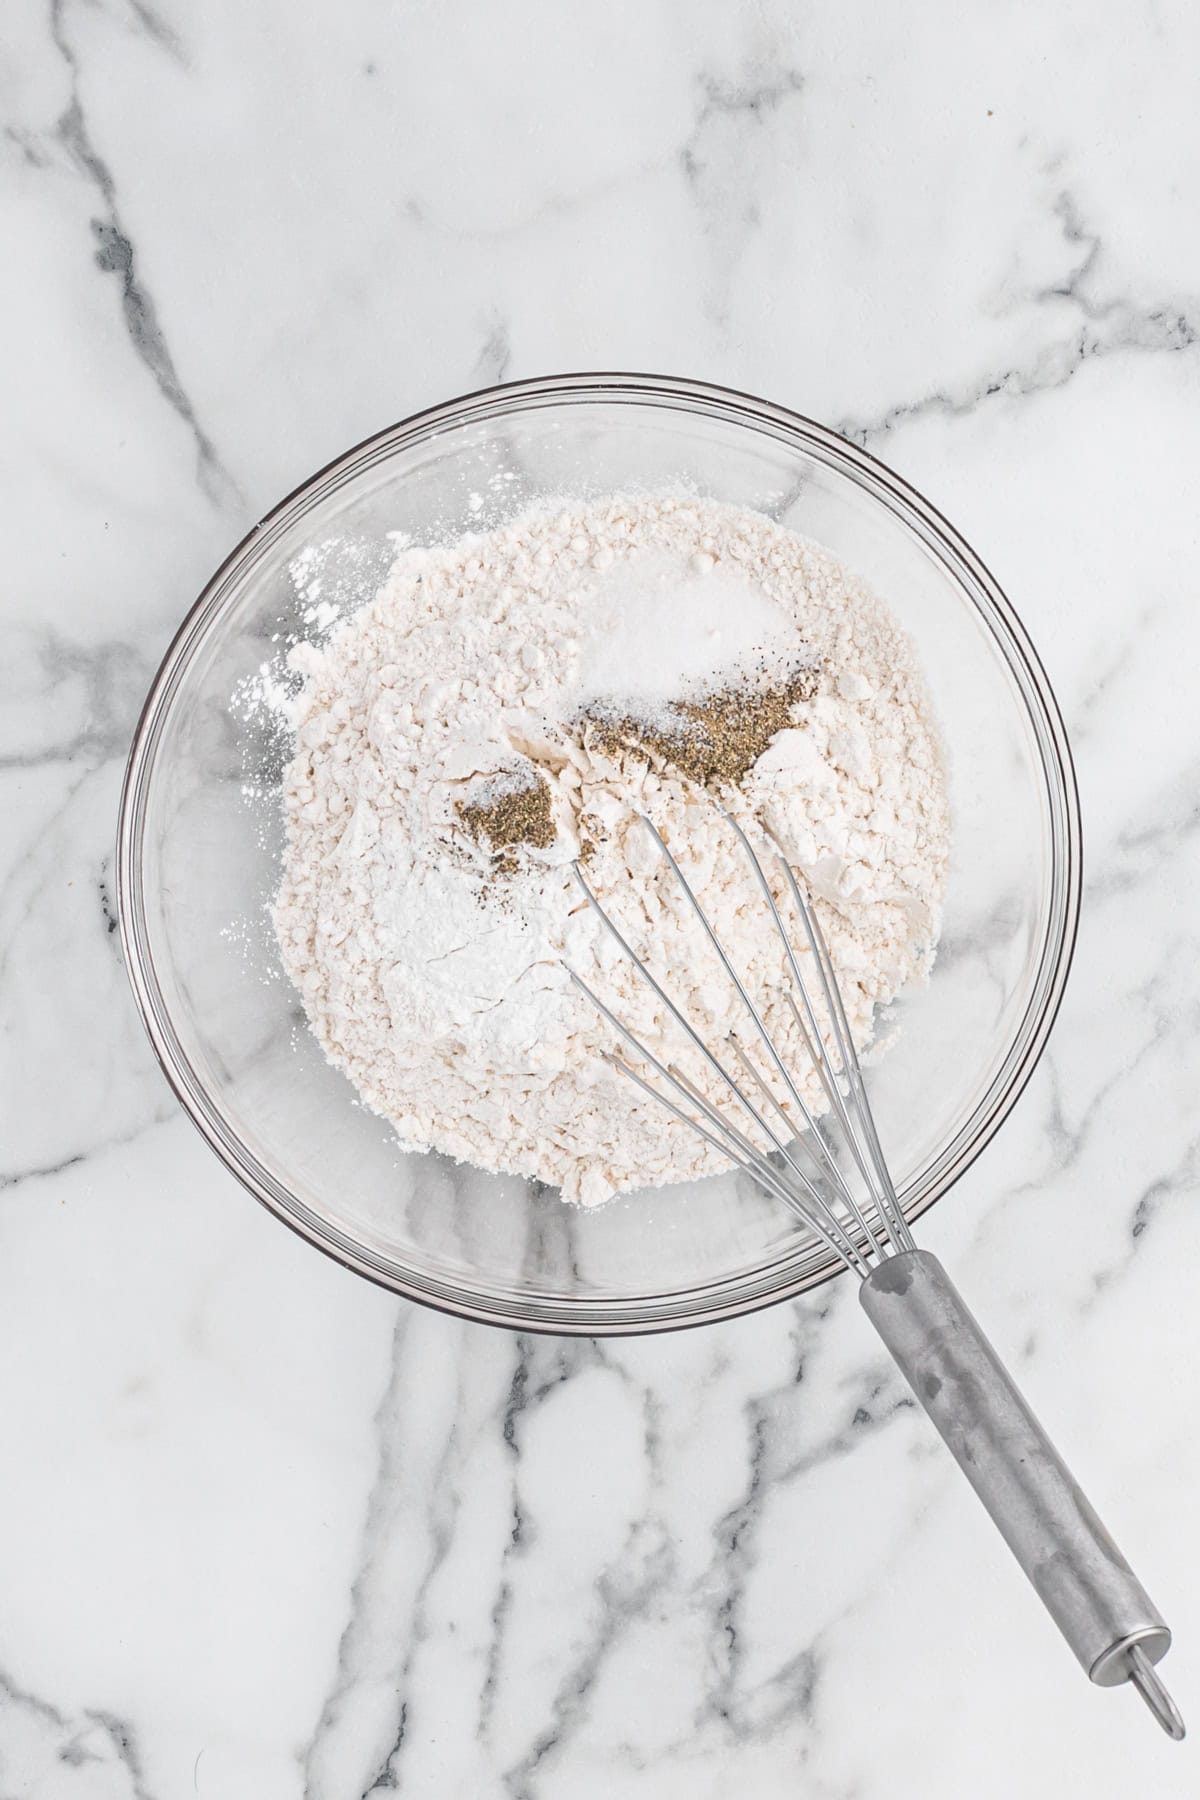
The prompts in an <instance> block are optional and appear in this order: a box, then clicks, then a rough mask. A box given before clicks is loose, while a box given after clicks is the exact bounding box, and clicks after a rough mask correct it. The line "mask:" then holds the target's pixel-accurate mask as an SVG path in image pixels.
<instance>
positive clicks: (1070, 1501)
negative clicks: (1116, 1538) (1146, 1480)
mask: <svg viewBox="0 0 1200 1800" xmlns="http://www.w3.org/2000/svg"><path fill="white" fill-rule="evenodd" d="M860 1293H861V1299H862V1304H863V1307H864V1308H865V1310H866V1313H867V1315H868V1317H869V1318H870V1320H871V1323H872V1324H873V1325H874V1326H875V1329H876V1330H877V1331H878V1333H879V1335H880V1337H881V1338H882V1339H883V1341H884V1343H885V1344H886V1345H887V1347H888V1349H889V1350H890V1351H891V1353H892V1356H893V1357H894V1358H895V1360H896V1363H897V1365H898V1366H899V1368H900V1369H901V1370H902V1372H903V1374H904V1376H905V1378H906V1379H907V1381H908V1383H909V1386H910V1387H911V1388H912V1390H913V1393H914V1394H915V1395H916V1397H917V1399H918V1400H919V1401H920V1403H921V1405H922V1406H923V1407H924V1409H925V1411H926V1412H927V1413H928V1414H929V1417H930V1418H931V1419H932V1420H933V1423H934V1424H935V1425H936V1426H937V1429H938V1431H939V1432H940V1433H941V1435H942V1437H943V1438H944V1440H945V1442H946V1444H947V1446H948V1447H949V1449H950V1451H951V1454H952V1455H953V1457H954V1459H955V1461H956V1462H957V1463H958V1466H959V1468H960V1469H961V1470H962V1472H963V1474H964V1475H965V1476H966V1478H967V1480H968V1481H969V1482H970V1483H971V1486H972V1487H973V1488H974V1489H975V1492H976V1493H977V1494H978V1495H979V1498H980V1499H981V1500H982V1501H983V1504H984V1505H985V1506H986V1508H987V1510H988V1512H989V1513H990V1514H991V1516H992V1518H993V1520H994V1521H995V1523H996V1525H997V1526H998V1527H999V1529H1000V1532H1001V1534H1002V1536H1003V1537H1004V1539H1005V1542H1006V1543H1007V1544H1008V1547H1009V1549H1010V1550H1011V1551H1012V1553H1013V1555H1014V1556H1015V1557H1016V1559H1017V1561H1018V1562H1019V1563H1020V1565H1021V1567H1022V1568H1023V1569H1024V1571H1025V1573H1026V1575H1027V1576H1028V1577H1029V1579H1030V1581H1031V1582H1032V1583H1033V1585H1034V1587H1035V1588H1036V1589H1037V1592H1038V1594H1039V1595H1040V1597H1041V1600H1042V1602H1043V1604H1044V1605H1045V1607H1046V1609H1047V1611H1048V1612H1049V1613H1050V1616H1051V1617H1052V1619H1053V1620H1054V1622H1055V1624H1056V1625H1057V1626H1058V1628H1059V1630H1060V1631H1061V1632H1062V1634H1063V1636H1064V1637H1065V1638H1066V1640H1067V1642H1068V1643H1069V1644H1070V1646H1071V1648H1072V1650H1073V1651H1074V1652H1075V1654H1076V1656H1077V1657H1078V1658H1079V1661H1080V1662H1081V1663H1082V1665H1083V1667H1084V1669H1085V1670H1086V1671H1087V1673H1088V1675H1089V1676H1090V1678H1091V1679H1092V1680H1093V1681H1095V1682H1098V1683H1099V1685H1100V1686H1101V1687H1115V1686H1116V1685H1117V1684H1118V1683H1119V1682H1122V1681H1127V1680H1129V1679H1130V1678H1133V1679H1134V1681H1135V1683H1136V1685H1137V1686H1138V1688H1139V1690H1140V1691H1141V1692H1142V1693H1143V1695H1144V1697H1146V1698H1147V1700H1148V1701H1149V1703H1150V1704H1151V1705H1152V1707H1153V1708H1154V1710H1155V1711H1156V1713H1157V1715H1158V1717H1159V1722H1160V1723H1161V1724H1162V1725H1163V1726H1164V1728H1165V1729H1166V1730H1168V1731H1169V1732H1170V1733H1171V1735H1172V1736H1182V1734H1183V1726H1182V1721H1181V1720H1180V1719H1179V1716H1178V1714H1177V1713H1176V1712H1175V1711H1174V1707H1173V1705H1172V1704H1171V1702H1170V1698H1169V1696H1168V1695H1166V1691H1165V1689H1162V1687H1161V1683H1160V1682H1158V1678H1157V1677H1156V1676H1155V1675H1154V1671H1153V1664H1155V1663H1157V1662H1158V1661H1159V1659H1160V1658H1161V1657H1163V1656H1165V1655H1166V1652H1167V1650H1168V1649H1169V1648H1170V1644H1171V1634H1170V1632H1169V1631H1168V1629H1167V1626H1166V1623H1165V1621H1164V1620H1163V1618H1162V1616H1161V1614H1160V1613H1159V1612H1158V1609H1157V1608H1156V1607H1155V1606H1154V1605H1153V1604H1152V1602H1151V1600H1150V1598H1149V1596H1148V1595H1147V1593H1146V1591H1145V1589H1144V1588H1143V1587H1142V1585H1141V1583H1140V1582H1139V1581H1138V1579H1137V1577H1136V1576H1135V1575H1134V1573H1133V1571H1132V1569H1131V1568H1130V1567H1129V1564H1128V1563H1127V1562H1126V1561H1125V1558H1124V1557H1123V1556H1122V1555H1121V1552H1120V1551H1119V1550H1118V1549H1117V1546H1116V1545H1115V1544H1114V1543H1113V1540H1112V1538H1111V1537H1110V1536H1109V1535H1108V1532H1107V1531H1106V1530H1105V1528H1104V1526H1103V1525H1102V1524H1101V1522H1100V1520H1099V1518H1098V1517H1097V1516H1096V1514H1095V1512H1094V1511H1093V1509H1092V1507H1091V1505H1090V1504H1089V1502H1088V1500H1087V1498H1086V1497H1085V1495H1084V1494H1083V1492H1082V1490H1081V1489H1080V1487H1079V1485H1078V1483H1077V1482H1076V1481H1075V1479H1074V1477H1073V1476H1072V1474H1071V1472H1070V1470H1069V1469H1068V1468H1067V1466H1066V1464H1065V1463H1064V1462H1063V1460H1062V1458H1061V1457H1060V1456H1059V1454H1058V1452H1057V1451H1056V1450H1055V1448H1054V1445H1053V1444H1052V1443H1051V1442H1050V1439H1049V1438H1048V1437H1047V1436H1046V1433H1045V1432H1044V1431H1043V1429H1042V1427H1041V1425H1040V1424H1039V1423H1038V1421H1037V1419H1036V1418H1035V1417H1034V1415H1033V1413H1032V1412H1031V1411H1030V1409H1029V1407H1028V1405H1027V1404H1026V1402H1025V1400H1024V1399H1023V1398H1022V1396H1021V1394H1020V1393H1019V1392H1018V1390H1017V1388H1016V1387H1015V1385H1014V1383H1013V1381H1012V1378H1011V1376H1010V1375H1009V1374H1008V1371H1007V1370H1006V1369H1005V1367H1004V1365H1003V1363H1002V1362H1001V1361H1000V1359H999V1357H998V1356H997V1355H996V1352H995V1351H994V1350H993V1349H992V1346H991V1345H990V1344H989V1343H988V1340H987V1339H986V1337H984V1335H983V1332H982V1331H981V1330H980V1328H979V1326H978V1324H977V1323H976V1321H975V1319H974V1317H973V1316H972V1314H971V1313H970V1311H969V1310H968V1308H967V1306H966V1305H965V1303H964V1302H963V1300H962V1298H961V1296H960V1295H959V1293H958V1291H957V1289H956V1288H955V1287H954V1284H953V1283H952V1281H951V1280H950V1277H949V1276H948V1275H947V1274H946V1271H945V1269H943V1267H942V1265H941V1263H940V1262H939V1261H938V1259H937V1257H936V1256H932V1255H930V1253H929V1251H927V1250H911V1251H908V1252H906V1253H905V1254H903V1255H900V1256H892V1257H889V1258H888V1259H887V1260H886V1261H884V1262H882V1263H880V1264H879V1265H878V1266H877V1267H876V1268H875V1269H873V1270H872V1272H871V1274H870V1275H869V1276H868V1277H867V1278H866V1280H865V1281H864V1282H863V1284H862V1287H861V1290H860ZM1144 1681H1145V1682H1148V1684H1149V1686H1150V1688H1151V1689H1152V1690H1153V1689H1156V1690H1158V1693H1157V1694H1155V1696H1154V1697H1153V1698H1152V1697H1151V1694H1150V1693H1147V1689H1146V1687H1145V1686H1144V1685H1143V1682H1144ZM1159 1695H1161V1700H1162V1706H1161V1708H1160V1706H1159V1705H1158V1704H1157V1700H1158V1698H1159ZM1166 1709H1169V1712H1167V1711H1166ZM1176 1726H1178V1730H1176V1729H1175V1727H1176Z"/></svg>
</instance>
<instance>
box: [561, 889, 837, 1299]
mask: <svg viewBox="0 0 1200 1800" xmlns="http://www.w3.org/2000/svg"><path fill="white" fill-rule="evenodd" d="M575 874H576V878H577V880H578V882H579V885H580V887H581V888H582V889H583V892H584V893H585V894H586V896H587V898H588V901H589V903H590V905H591V906H592V907H593V908H594V910H595V911H596V913H597V915H598V916H599V918H600V919H601V920H602V922H603V923H604V925H605V926H606V927H607V929H608V930H609V932H611V934H612V936H613V938H614V939H615V940H616V942H617V944H618V945H619V946H620V947H621V949H622V951H623V952H624V954H625V955H626V956H627V957H628V958H629V960H630V961H631V962H632V963H633V965H634V967H635V968H636V969H637V970H638V972H639V973H640V975H641V976H642V978H643V979H644V980H645V981H646V982H647V984H648V985H649V986H650V987H651V988H652V990H653V991H654V993H655V994H657V996H658V997H659V999H660V1000H661V1001H662V1002H663V1004H664V1005H665V1006H666V1007H667V1009H668V1010H669V1012H670V1013H671V1016H672V1017H673V1018H674V1019H675V1020H676V1022H677V1023H678V1024H679V1025H680V1026H681V1027H682V1028H683V1030H684V1031H685V1032H686V1034H687V1036H688V1038H689V1039H690V1040H691V1042H692V1043H693V1044H694V1045H695V1046H696V1048H697V1049H699V1050H700V1051H701V1052H702V1054H703V1056H704V1058H705V1060H706V1061H707V1063H708V1064H709V1066H710V1068H711V1069H712V1070H713V1073H714V1074H715V1075H716V1076H717V1077H718V1079H719V1080H720V1081H721V1082H723V1083H724V1085H725V1087H726V1088H728V1090H729V1092H730V1093H731V1094H732V1095H733V1096H734V1098H735V1099H736V1100H737V1101H738V1102H739V1104H740V1105H741V1106H742V1107H743V1109H744V1110H745V1112H746V1113H747V1114H748V1116H749V1118H750V1120H751V1121H752V1123H753V1124H754V1125H756V1126H757V1127H758V1128H759V1130H760V1131H762V1132H763V1134H764V1135H765V1136H766V1137H767V1138H768V1139H769V1140H770V1143H771V1146H772V1148H773V1149H774V1150H776V1151H777V1152H778V1154H779V1155H780V1156H781V1157H782V1158H783V1159H784V1161H785V1162H786V1163H787V1165H788V1167H789V1169H790V1170H791V1172H792V1174H793V1175H794V1176H795V1178H796V1180H797V1181H798V1182H799V1183H800V1185H801V1187H802V1188H803V1190H804V1192H805V1195H806V1196H807V1201H806V1202H805V1201H801V1200H800V1199H799V1197H798V1196H797V1195H796V1194H795V1193H794V1192H793V1191H792V1190H791V1189H790V1187H789V1186H788V1184H787V1182H786V1181H785V1180H784V1179H783V1177H782V1175H781V1172H780V1171H779V1170H778V1169H776V1168H775V1167H774V1166H773V1165H772V1164H771V1162H770V1161H769V1160H768V1158H767V1157H766V1156H765V1155H764V1154H763V1152H762V1151H761V1150H759V1149H758V1148H757V1147H756V1146H755V1145H754V1143H753V1140H751V1139H749V1138H747V1137H745V1135H744V1134H743V1133H741V1132H739V1131H737V1129H736V1127H734V1126H732V1125H731V1124H730V1122H729V1121H728V1120H727V1119H726V1118H725V1117H724V1115H723V1114H722V1113H720V1112H719V1110H718V1109H717V1108H716V1107H713V1106H711V1105H710V1103H709V1102H708V1101H707V1100H705V1098H704V1096H703V1095H701V1094H700V1093H699V1091H698V1090H697V1089H695V1088H694V1087H693V1086H692V1084H691V1083H690V1082H689V1083H687V1084H686V1086H684V1083H683V1081H682V1080H681V1078H680V1075H679V1072H678V1071H677V1070H672V1069H670V1068H668V1067H666V1066H665V1065H664V1064H663V1063H662V1062H661V1061H660V1060H659V1059H658V1058H657V1057H656V1056H654V1055H653V1053H652V1052H651V1051H650V1050H648V1049H647V1048H646V1046H645V1045H644V1044H642V1043H641V1042H640V1040H639V1039H638V1038H637V1037H636V1035H635V1034H634V1033H633V1032H631V1031H630V1030H629V1028H628V1026H626V1025H625V1024H624V1023H623V1022H622V1021H621V1020H620V1019H619V1018H618V1017H617V1015H616V1014H615V1013H614V1012H613V1011H612V1010H611V1008H609V1007H607V1006H606V1005H605V1004H604V1002H603V1001H602V1000H601V999H600V998H599V996H598V995H597V994H596V993H594V992H593V990H592V989H591V988H590V987H589V986H588V984H587V983H586V982H585V981H584V980H583V979H582V977H581V976H579V975H578V974H576V972H575V971H574V970H573V969H571V968H569V967H568V968H567V974H568V975H569V976H570V978H571V980H572V981H573V982H574V984H575V986H576V987H577V988H579V990H580V991H581V992H582V993H584V994H586V995H587V997H588V999H589V1000H590V1001H591V1002H592V1004H593V1006H595V1007H596V1008H597V1010H598V1011H599V1012H600V1014H601V1015H602V1017H603V1018H604V1019H606V1020H607V1022H608V1023H609V1024H610V1025H611V1026H612V1027H613V1029H614V1030H615V1031H616V1032H618V1033H619V1035H620V1036H621V1037H622V1038H624V1040H625V1042H626V1043H627V1044H629V1045H630V1047H631V1048H632V1049H633V1050H634V1051H635V1052H636V1053H637V1055H638V1056H640V1057H642V1058H643V1059H644V1060H645V1061H646V1062H648V1063H649V1064H650V1065H651V1067H652V1068H654V1070H655V1071H656V1073H657V1074H659V1075H660V1076H661V1077H662V1079H663V1080H664V1081H667V1082H669V1083H671V1084H672V1085H673V1086H674V1087H675V1089H676V1091H677V1092H683V1093H684V1094H685V1097H686V1098H688V1099H690V1100H692V1101H693V1102H694V1103H696V1104H699V1105H700V1106H702V1108H703V1109H704V1111H705V1114H706V1116H707V1117H708V1118H709V1119H710V1120H711V1121H712V1123H713V1124H715V1125H716V1126H717V1128H718V1129H719V1130H720V1131H722V1132H723V1133H724V1134H726V1136H727V1138H728V1139H729V1140H731V1141H733V1142H734V1143H735V1144H737V1145H738V1147H739V1150H740V1152H741V1155H742V1156H750V1157H751V1158H752V1159H753V1161H752V1162H751V1164H750V1165H749V1167H748V1172H749V1173H751V1174H753V1175H754V1176H755V1177H756V1179H758V1180H759V1182H760V1183H761V1184H762V1185H763V1186H765V1187H767V1188H768V1189H769V1191H771V1192H772V1193H775V1194H776V1195H777V1197H779V1198H781V1199H783V1200H785V1201H786V1203H787V1204H788V1205H789V1206H790V1207H791V1208H792V1210H793V1211H796V1212H799V1213H800V1215H801V1217H803V1218H804V1219H805V1222H806V1223H808V1224H810V1225H813V1228H814V1229H818V1227H817V1224H816V1222H815V1221H814V1219H813V1218H812V1216H811V1212H812V1209H813V1208H816V1209H819V1210H820V1213H821V1214H822V1215H823V1218H824V1219H825V1220H827V1221H828V1226H829V1227H832V1230H833V1232H834V1234H835V1236H836V1239H837V1241H836V1242H834V1243H830V1241H829V1238H828V1236H827V1232H826V1228H821V1229H820V1230H819V1235H820V1236H821V1237H822V1239H823V1240H824V1241H825V1242H826V1244H827V1247H828V1248H830V1249H832V1250H834V1252H835V1254H836V1255H837V1256H838V1257H839V1259H840V1260H841V1261H842V1262H844V1263H845V1264H846V1265H847V1266H848V1267H849V1268H852V1269H854V1270H855V1272H856V1273H858V1274H859V1275H861V1276H863V1277H864V1278H865V1276H866V1275H867V1273H868V1272H869V1265H868V1264H867V1263H866V1262H865V1261H864V1260H863V1258H862V1255H861V1253H860V1252H859V1251H858V1250H857V1248H856V1246H855V1245H854V1242H853V1240H852V1239H851V1238H850V1236H849V1234H848V1233H847V1232H846V1231H845V1229H844V1227H843V1226H842V1224H841V1222H840V1221H839V1220H838V1219H837V1216H836V1214H835V1213H833V1211H832V1209H831V1208H830V1207H829V1205H828V1203H827V1201H826V1200H825V1198H824V1196H823V1195H822V1194H821V1193H820V1191H819V1190H818V1189H817V1188H816V1187H814V1186H813V1184H812V1183H811V1182H810V1181H809V1180H808V1177H807V1176H806V1175H805V1173H804V1171H803V1169H801V1168H800V1166H799V1164H798V1163H797V1162H796V1160H795V1157H794V1155H793V1154H792V1151H791V1149H790V1147H789V1146H788V1145H787V1144H786V1143H784V1142H783V1141H782V1140H781V1139H780V1138H779V1137H778V1136H777V1135H776V1133H775V1132H773V1131H772V1130H771V1128H770V1126H769V1125H768V1124H767V1123H766V1121H765V1120H764V1119H763V1118H762V1116H761V1114H760V1113H759V1112H758V1110H757V1108H756V1107H755V1106H754V1104H753V1102H752V1101H750V1100H749V1099H748V1098H747V1097H746V1095H745V1094H744V1093H743V1091H742V1089H741V1088H740V1087H739V1085H738V1083H737V1082H736V1081H735V1080H734V1079H733V1077H732V1075H731V1074H730V1073H729V1071H728V1070H727V1069H726V1068H725V1066H724V1065H723V1063H722V1062H721V1060H720V1058H719V1057H718V1056H717V1055H716V1054H715V1053H714V1052H713V1051H712V1050H711V1049H710V1048H709V1046H708V1045H707V1044H705V1042H704V1041H703V1039H702V1038H701V1037H700V1036H699V1034H698V1033H697V1032H696V1030H695V1029H694V1027H693V1026H692V1024H691V1023H690V1021H689V1020H688V1019H687V1018H686V1016H685V1015H684V1014H683V1013H682V1012H681V1011H680V1009H679V1008H678V1007H677V1006H676V1004H675V1002H674V1001H673V1000H672V999H671V997H670V995H669V994H668V993H667V992H666V990H665V989H664V988H663V986H662V984H661V982H659V981H658V980H657V979H656V977H655V976H654V974H653V973H652V972H651V970H650V969H649V968H648V967H647V966H646V964H645V963H644V962H643V961H642V959H641V958H640V957H639V956H638V955H637V953H636V952H635V951H634V949H633V948H632V946H631V945H630V944H629V942H628V940H627V939H626V938H625V937H624V935H623V934H622V932H621V931H620V929H619V928H618V926H617V925H616V924H615V922H614V921H613V919H612V918H610V916H609V914H608V913H607V912H606V910H605V909H604V907H603V906H602V905H601V904H600V902H599V900H598V899H597V898H596V895H595V894H594V893H593V891H592V889H591V887H590V885H589V883H588V881H587V879H586V877H585V876H584V874H583V871H582V870H581V869H580V868H579V866H578V864H576V867H575ZM618 1066H619V1067H625V1065H624V1064H618ZM647 1091H648V1092H649V1093H651V1094H653V1095H655V1096H656V1098H658V1099H659V1100H661V1101H662V1103H663V1105H664V1106H665V1105H668V1104H669V1103H668V1101H667V1100H666V1098H665V1096H663V1095H662V1094H660V1093H659V1091H658V1090H657V1089H656V1088H654V1087H648V1088H647ZM677 1116H679V1117H681V1118H682V1119H683V1122H684V1123H685V1124H689V1125H691V1126H692V1128H693V1130H698V1129H699V1127H698V1125H697V1123H696V1121H695V1120H694V1119H691V1118H690V1117H689V1116H688V1115H687V1114H678V1115H677ZM701 1135H702V1136H704V1137H705V1138H706V1139H707V1141H708V1142H710V1143H711V1142H712V1139H711V1138H710V1137H709V1135H708V1133H707V1132H703V1133H702V1134H701ZM716 1148H718V1149H721V1150H723V1152H724V1153H725V1154H726V1155H729V1150H728V1143H721V1144H718V1145H716ZM731 1160H733V1161H738V1162H739V1163H740V1161H741V1157H733V1158H731ZM743 1166H745V1165H743Z"/></svg>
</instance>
